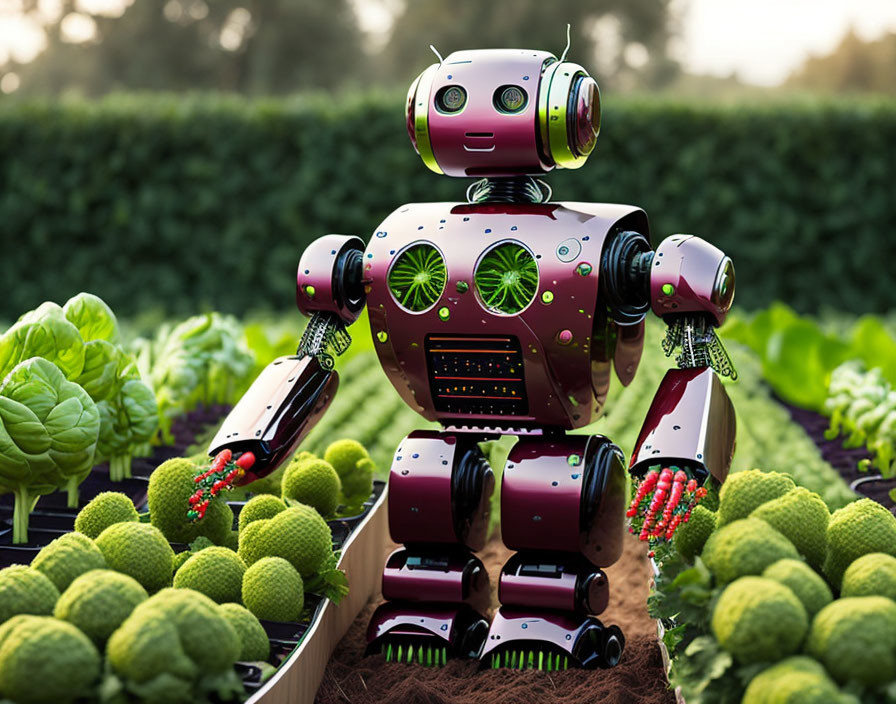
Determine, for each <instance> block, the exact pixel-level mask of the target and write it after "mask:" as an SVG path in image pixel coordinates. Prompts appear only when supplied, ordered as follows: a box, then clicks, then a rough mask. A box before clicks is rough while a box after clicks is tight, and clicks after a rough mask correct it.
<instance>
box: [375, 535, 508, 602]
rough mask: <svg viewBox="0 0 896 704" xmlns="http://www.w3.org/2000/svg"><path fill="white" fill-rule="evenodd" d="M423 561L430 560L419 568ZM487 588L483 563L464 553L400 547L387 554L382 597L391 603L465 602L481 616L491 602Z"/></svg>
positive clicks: (487, 582)
mask: <svg viewBox="0 0 896 704" xmlns="http://www.w3.org/2000/svg"><path fill="white" fill-rule="evenodd" d="M415 558H416V560H417V561H418V566H416V567H415V566H414V565H413V562H414V560H415ZM425 558H430V559H429V562H428V564H427V565H426V566H425V567H421V566H419V561H421V560H422V559H425ZM489 586H490V585H489V579H488V572H487V571H486V569H485V566H484V565H483V564H482V561H481V560H480V559H479V558H478V557H475V556H474V555H472V554H471V553H469V552H466V551H458V550H455V551H453V552H445V551H441V552H440V551H439V550H438V548H429V549H427V550H426V551H409V550H407V549H406V548H399V549H398V550H395V551H394V552H393V553H392V554H391V555H389V557H388V559H387V560H386V567H385V569H384V570H383V598H384V599H388V600H390V601H410V602H420V601H429V602H433V601H440V602H447V603H453V604H462V603H465V604H469V605H470V606H472V607H473V608H474V609H476V610H477V611H479V612H480V613H483V612H485V611H487V610H488V607H489V603H490V600H491V591H490V588H489Z"/></svg>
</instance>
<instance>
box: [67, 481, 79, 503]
mask: <svg viewBox="0 0 896 704" xmlns="http://www.w3.org/2000/svg"><path fill="white" fill-rule="evenodd" d="M78 480H79V477H71V478H70V479H69V480H68V484H67V485H66V491H67V492H68V507H69V508H78V487H79V486H80V485H81V482H80V481H78Z"/></svg>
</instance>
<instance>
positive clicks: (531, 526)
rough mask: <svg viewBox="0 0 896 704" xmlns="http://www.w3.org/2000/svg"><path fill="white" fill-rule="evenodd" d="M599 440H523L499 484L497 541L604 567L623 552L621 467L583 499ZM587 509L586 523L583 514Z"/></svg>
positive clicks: (613, 469) (584, 437)
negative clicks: (572, 556) (589, 500)
mask: <svg viewBox="0 0 896 704" xmlns="http://www.w3.org/2000/svg"><path fill="white" fill-rule="evenodd" d="M604 442H606V439H605V438H603V437H601V436H587V435H567V436H558V437H547V438H537V437H525V438H520V440H519V441H518V442H517V443H516V444H515V445H514V446H513V448H512V449H511V451H510V455H509V456H508V458H507V464H506V465H505V467H504V474H503V477H502V483H501V538H502V540H503V541H504V544H505V545H507V547H509V548H510V549H512V550H536V551H550V552H553V553H557V552H566V553H581V554H582V555H584V557H585V558H587V559H588V560H589V561H591V562H592V563H593V564H595V565H598V566H600V567H608V566H609V565H612V564H613V563H614V562H616V561H617V560H618V559H619V556H620V555H621V552H622V537H623V531H624V525H623V518H622V515H623V513H622V512H623V506H624V503H625V498H624V489H625V477H624V472H623V469H622V464H621V462H619V461H617V463H616V464H615V465H614V466H613V467H611V468H610V469H609V471H610V476H607V477H606V478H605V483H604V485H603V487H602V490H600V491H599V492H598V493H597V494H596V495H595V496H594V501H596V502H597V505H596V506H585V505H584V502H583V499H582V491H583V485H584V483H585V481H586V479H587V473H586V469H587V468H588V467H589V458H590V456H591V454H592V452H594V450H593V449H591V448H590V447H589V444H590V443H594V447H597V445H598V444H601V443H604ZM589 508H590V511H589V513H590V518H588V517H586V515H585V514H584V512H585V511H586V510H589Z"/></svg>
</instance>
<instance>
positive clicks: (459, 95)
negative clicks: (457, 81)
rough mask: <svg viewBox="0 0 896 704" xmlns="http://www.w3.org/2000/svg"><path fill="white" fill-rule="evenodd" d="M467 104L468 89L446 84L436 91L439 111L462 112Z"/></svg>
mask: <svg viewBox="0 0 896 704" xmlns="http://www.w3.org/2000/svg"><path fill="white" fill-rule="evenodd" d="M466 104H467V91H465V90H464V89H463V88H461V87H460V86H445V87H444V88H442V89H441V90H440V91H439V92H438V93H436V108H437V109H438V110H439V112H446V113H449V114H451V113H455V112H460V111H461V110H462V109H463V107H464V105H466Z"/></svg>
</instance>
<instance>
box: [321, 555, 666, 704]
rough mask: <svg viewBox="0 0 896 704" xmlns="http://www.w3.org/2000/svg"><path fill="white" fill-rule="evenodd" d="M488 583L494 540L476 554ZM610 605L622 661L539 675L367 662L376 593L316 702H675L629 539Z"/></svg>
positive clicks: (461, 665) (494, 573) (644, 571)
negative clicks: (368, 632) (622, 638)
mask: <svg viewBox="0 0 896 704" xmlns="http://www.w3.org/2000/svg"><path fill="white" fill-rule="evenodd" d="M394 548H395V546H394V545H390V546H389V548H388V550H386V552H385V553H384V556H385V554H388V553H389V552H391V551H392V550H393V549H394ZM478 555H479V558H480V559H481V560H482V561H483V562H484V563H485V566H486V568H487V569H488V571H489V575H490V576H491V579H492V593H493V595H494V594H495V593H496V589H497V587H496V585H497V579H498V575H499V573H500V571H501V566H502V565H503V564H504V562H505V561H506V560H507V558H508V557H509V556H510V555H511V551H510V550H508V549H507V548H506V547H504V545H503V543H501V542H500V540H499V539H493V540H492V541H491V542H490V543H489V544H488V545H486V547H485V549H484V550H482V551H481V552H479V553H478ZM607 575H608V576H609V578H610V593H611V598H610V605H609V607H608V608H607V610H606V611H605V612H604V613H603V614H602V615H601V617H600V618H601V620H602V621H603V622H604V623H607V624H617V625H618V626H619V627H620V628H622V631H623V633H624V634H625V637H626V646H625V653H624V654H623V657H622V661H621V662H620V663H619V665H617V666H616V667H615V668H613V669H610V670H568V671H566V672H551V673H547V672H538V671H532V670H527V671H518V670H505V669H500V670H491V669H483V670H480V669H479V666H478V663H477V662H473V661H468V660H452V661H449V662H448V664H447V666H445V667H442V668H425V667H415V666H413V665H401V664H397V663H386V662H385V661H384V660H383V658H382V656H380V655H371V656H368V657H365V655H364V648H365V645H366V638H365V633H366V630H367V621H368V620H369V619H370V615H371V613H372V612H373V610H374V608H375V607H376V605H377V604H379V603H380V601H381V598H380V596H379V595H377V597H375V598H374V600H373V601H372V602H371V603H369V604H368V605H367V607H366V608H365V609H364V610H363V611H362V612H361V614H360V615H359V616H358V618H357V619H356V620H355V622H354V624H352V626H351V628H350V629H349V631H348V633H347V634H346V636H345V638H343V639H342V641H341V642H340V643H339V645H338V646H337V648H336V651H335V652H334V653H333V657H332V659H331V660H330V662H329V664H328V665H327V670H326V673H325V674H324V679H323V682H322V684H321V687H320V690H319V691H318V695H317V699H316V702H317V704H337V703H341V704H346V703H347V702H349V703H351V704H365V703H373V702H383V703H389V702H395V703H396V704H398V703H399V702H400V703H401V704H461V703H463V704H467V703H468V702H474V701H475V702H477V704H492V703H497V702H513V703H514V704H524V703H526V702H533V704H534V703H536V702H537V703H538V704H547V703H548V702H552V703H553V702H556V703H564V702H569V703H572V702H576V704H578V703H580V702H581V703H584V702H601V703H602V704H674V702H675V697H674V696H673V694H672V692H670V691H669V690H668V689H667V685H666V675H665V671H664V669H663V660H662V656H661V654H660V649H659V644H658V643H657V637H656V622H655V621H653V620H652V619H651V618H650V617H649V616H648V615H647V608H646V604H647V593H648V588H647V585H648V582H649V580H650V578H651V575H652V573H651V568H650V563H649V562H648V560H647V557H646V555H645V548H644V546H643V544H641V543H639V542H638V541H637V540H635V539H634V538H627V540H626V543H625V550H624V552H623V555H622V558H621V559H620V560H619V562H617V563H616V564H615V565H613V566H612V567H610V568H608V569H607Z"/></svg>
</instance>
